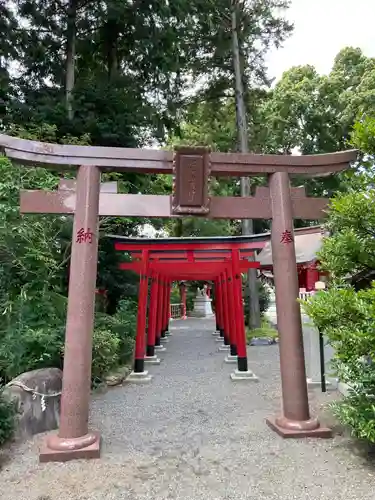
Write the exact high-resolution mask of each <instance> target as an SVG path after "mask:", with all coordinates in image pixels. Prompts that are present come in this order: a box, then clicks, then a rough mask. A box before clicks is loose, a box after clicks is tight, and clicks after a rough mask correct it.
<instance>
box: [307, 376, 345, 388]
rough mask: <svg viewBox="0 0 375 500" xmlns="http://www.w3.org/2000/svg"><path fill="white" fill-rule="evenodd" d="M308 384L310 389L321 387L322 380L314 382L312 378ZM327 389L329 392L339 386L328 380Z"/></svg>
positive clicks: (308, 380) (308, 379)
mask: <svg viewBox="0 0 375 500" xmlns="http://www.w3.org/2000/svg"><path fill="white" fill-rule="evenodd" d="M306 383H307V386H308V387H312V388H313V387H321V385H322V383H321V381H320V380H313V379H312V378H307V379H306ZM326 388H327V390H333V389H336V388H337V384H335V383H334V382H332V381H331V380H327V379H326Z"/></svg>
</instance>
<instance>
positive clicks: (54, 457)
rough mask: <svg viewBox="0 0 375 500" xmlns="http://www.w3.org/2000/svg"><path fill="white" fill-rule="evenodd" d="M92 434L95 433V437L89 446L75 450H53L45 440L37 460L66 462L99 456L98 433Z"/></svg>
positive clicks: (41, 461)
mask: <svg viewBox="0 0 375 500" xmlns="http://www.w3.org/2000/svg"><path fill="white" fill-rule="evenodd" d="M93 434H96V436H97V439H96V440H95V441H94V442H93V443H92V444H90V445H89V446H86V447H85V448H80V449H77V450H54V449H52V448H50V447H49V446H48V444H47V441H45V442H44V444H43V445H42V447H41V450H40V453H39V462H40V463H47V462H68V461H70V460H79V459H85V460H87V459H93V458H100V448H101V447H100V441H101V440H100V434H99V433H98V432H94V433H93Z"/></svg>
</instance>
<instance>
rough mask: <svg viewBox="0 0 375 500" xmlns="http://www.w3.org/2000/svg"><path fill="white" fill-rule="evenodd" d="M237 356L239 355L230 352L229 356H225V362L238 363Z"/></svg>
mask: <svg viewBox="0 0 375 500" xmlns="http://www.w3.org/2000/svg"><path fill="white" fill-rule="evenodd" d="M237 358H238V356H232V355H231V354H228V356H225V359H224V363H237Z"/></svg>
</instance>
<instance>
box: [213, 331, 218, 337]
mask: <svg viewBox="0 0 375 500" xmlns="http://www.w3.org/2000/svg"><path fill="white" fill-rule="evenodd" d="M212 335H214V336H215V337H217V336H218V335H220V332H212Z"/></svg>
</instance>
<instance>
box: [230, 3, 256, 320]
mask: <svg viewBox="0 0 375 500" xmlns="http://www.w3.org/2000/svg"><path fill="white" fill-rule="evenodd" d="M237 15H238V0H233V1H232V51H233V69H234V77H235V93H236V120H237V133H238V141H239V149H240V152H241V153H248V152H249V141H248V131H247V119H246V107H245V99H244V88H243V78H242V70H241V61H240V47H239V41H238V26H237ZM241 196H250V179H249V178H248V177H242V178H241ZM242 234H253V221H252V220H251V219H247V220H243V221H242ZM251 260H254V259H251ZM247 280H248V290H249V315H250V317H249V326H250V328H251V329H254V328H259V327H260V325H261V322H260V307H259V293H258V284H257V274H256V269H249V270H248V275H247Z"/></svg>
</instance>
